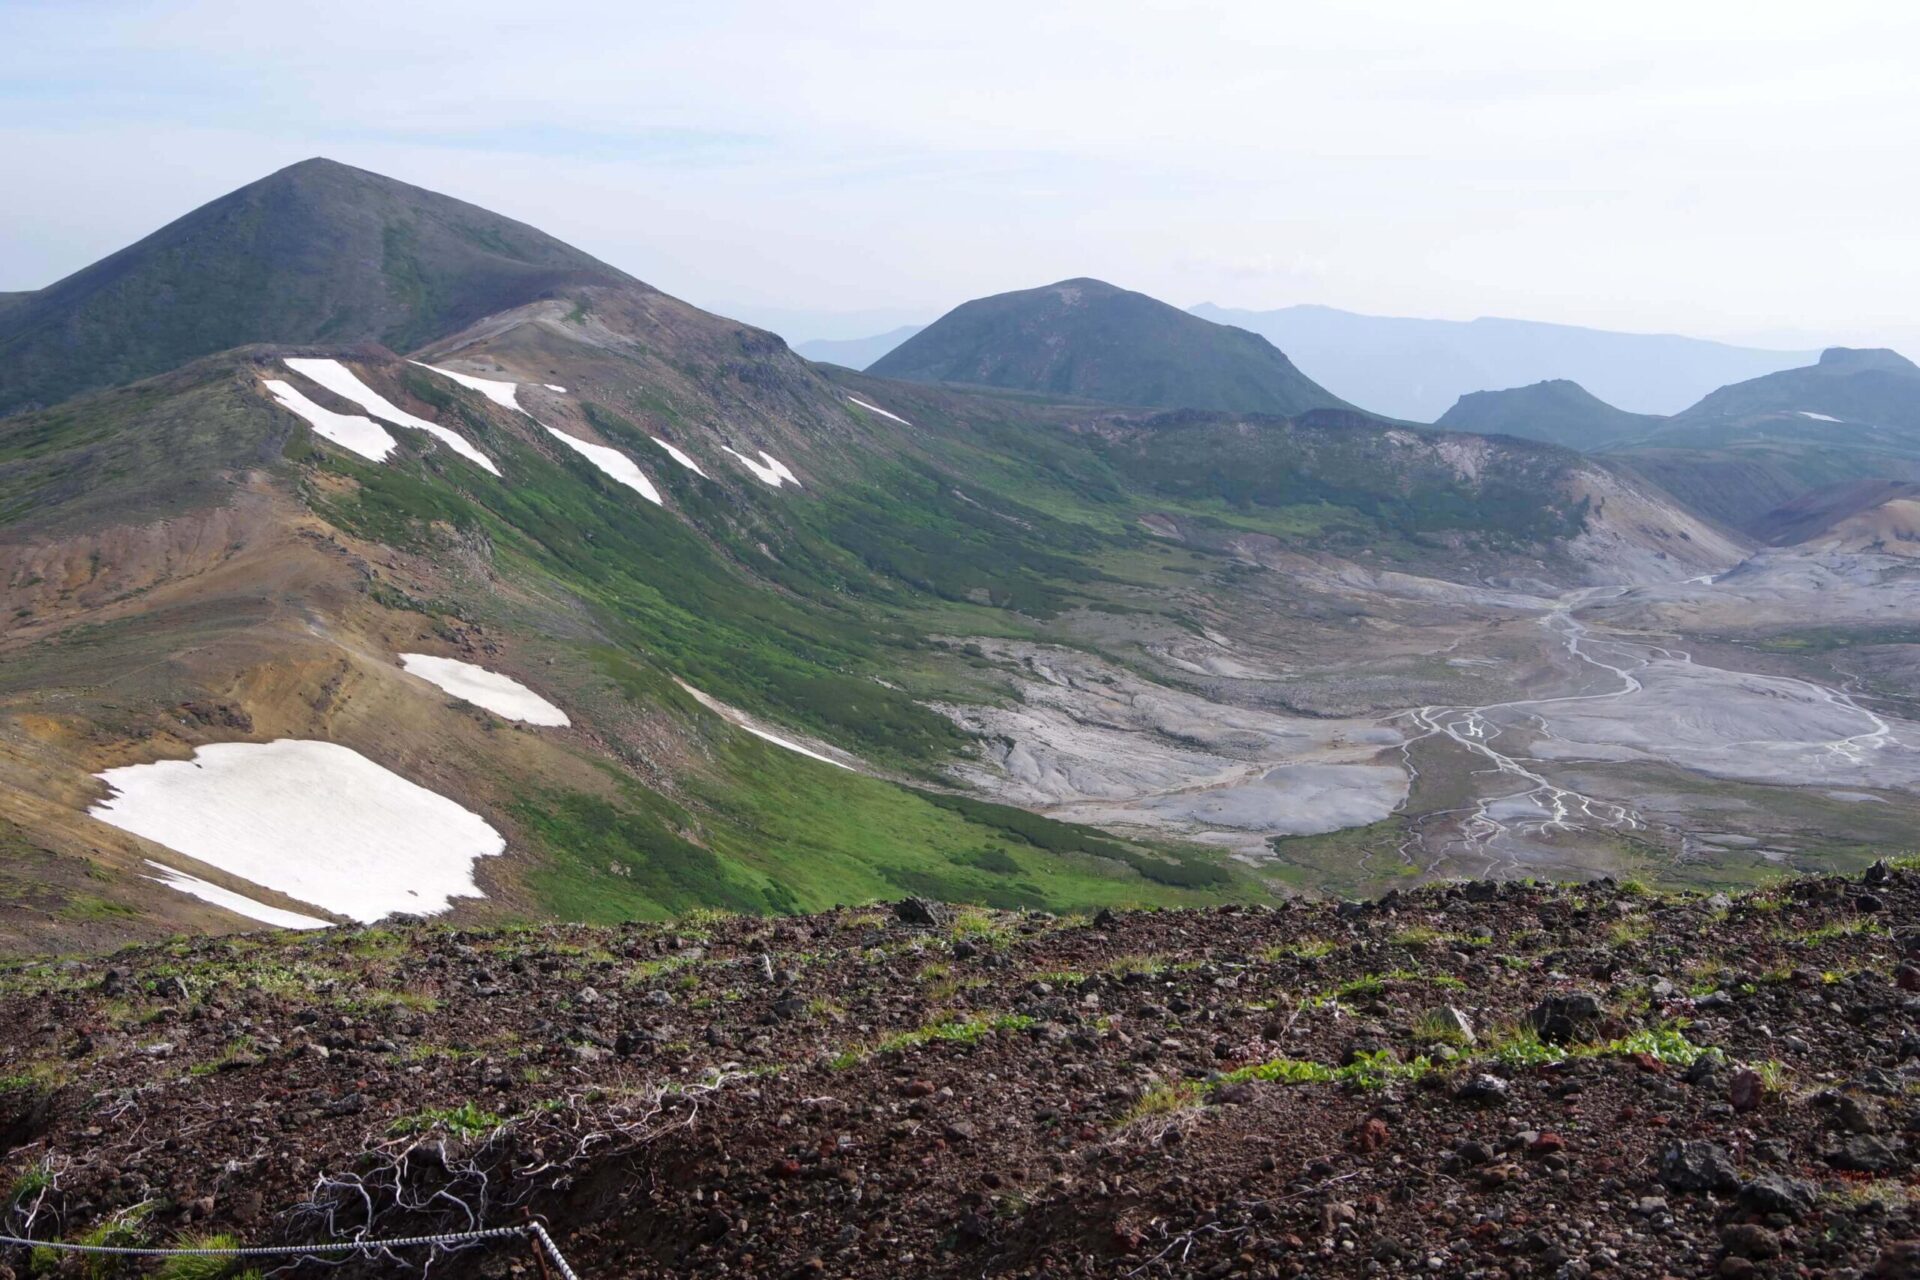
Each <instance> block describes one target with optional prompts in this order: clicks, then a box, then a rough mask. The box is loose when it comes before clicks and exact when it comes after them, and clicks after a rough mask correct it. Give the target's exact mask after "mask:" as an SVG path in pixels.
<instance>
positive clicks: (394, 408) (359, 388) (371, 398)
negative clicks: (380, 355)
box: [281, 359, 500, 476]
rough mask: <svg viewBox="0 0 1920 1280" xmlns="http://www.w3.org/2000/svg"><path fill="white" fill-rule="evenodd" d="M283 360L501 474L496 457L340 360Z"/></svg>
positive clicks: (343, 395) (363, 405)
mask: <svg viewBox="0 0 1920 1280" xmlns="http://www.w3.org/2000/svg"><path fill="white" fill-rule="evenodd" d="M281 363H283V364H285V365H286V366H287V368H289V369H291V370H293V371H294V372H295V373H298V374H301V375H303V376H305V377H308V378H312V379H313V380H314V381H315V382H317V383H319V384H320V385H321V386H323V387H325V388H326V389H327V390H329V391H331V392H333V394H335V395H337V396H340V397H341V398H342V399H346V400H351V401H353V402H354V403H355V404H357V405H359V406H360V407H361V408H362V409H365V410H366V411H367V412H368V413H370V414H372V415H373V416H374V417H376V418H378V419H380V420H381V421H382V422H391V423H392V424H393V425H394V426H396V427H412V428H413V429H414V430H416V431H424V432H426V433H427V434H428V435H430V436H432V437H433V438H434V439H436V440H438V441H440V442H441V443H443V444H445V445H446V446H447V447H448V448H449V449H451V450H453V451H454V452H455V453H457V454H459V455H460V456H461V457H463V458H465V459H466V460H467V461H468V462H471V463H473V465H475V466H476V467H484V468H486V469H487V470H488V471H491V472H492V473H493V474H494V475H496V476H497V475H499V474H500V468H498V467H496V466H494V465H493V459H491V458H489V457H488V456H487V455H486V454H484V453H482V452H480V451H479V450H478V449H476V448H474V447H473V446H472V445H470V444H468V443H467V441H466V437H464V436H462V435H460V434H459V433H458V432H456V431H450V430H448V429H447V428H446V427H443V426H441V425H440V424H439V423H437V422H428V421H427V420H426V419H425V418H418V417H415V416H414V415H413V414H411V413H408V412H407V411H406V410H405V409H402V408H400V407H399V406H398V405H396V404H394V403H393V402H392V401H390V400H388V399H387V398H386V397H385V396H383V395H381V394H380V393H379V392H378V391H375V390H374V389H373V388H372V387H370V386H368V385H367V384H366V383H364V382H362V381H360V378H359V376H358V375H357V374H355V373H354V371H353V370H351V369H349V368H347V366H345V365H343V364H341V363H340V362H339V361H338V360H297V359H294V360H284V361H282V362H281Z"/></svg>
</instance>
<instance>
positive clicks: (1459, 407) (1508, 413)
mask: <svg viewBox="0 0 1920 1280" xmlns="http://www.w3.org/2000/svg"><path fill="white" fill-rule="evenodd" d="M1663 421H1665V419H1663V418H1660V417H1657V416H1655V415H1653V414H1642V413H1628V412H1626V411H1625V410H1624V409H1616V408H1614V407H1613V406H1612V405H1610V404H1608V403H1607V402H1606V401H1604V400H1601V399H1600V398H1599V397H1597V396H1595V395H1593V394H1591V393H1590V392H1588V391H1587V389H1586V388H1585V387H1582V386H1581V385H1580V384H1579V383H1577V382H1568V381H1566V380H1565V379H1564V378H1562V379H1556V380H1554V381H1551V382H1536V383H1534V384H1533V385H1532V386H1530V387H1514V388H1511V389H1510V390H1506V391H1476V392H1473V393H1472V394H1471V395H1464V396H1461V397H1460V399H1459V400H1457V401H1455V402H1454V406H1453V408H1451V409H1449V410H1447V411H1446V413H1445V414H1443V415H1442V416H1441V418H1440V420H1439V421H1438V422H1436V423H1435V424H1434V425H1435V426H1439V427H1445V428H1447V429H1448V430H1450V431H1477V432H1480V433H1481V434H1484V435H1507V436H1523V437H1525V438H1526V439H1529V440H1546V441H1549V442H1551V443H1553V444H1561V445H1566V446H1567V447H1568V448H1570V449H1597V448H1599V447H1600V446H1602V445H1608V444H1614V443H1616V442H1618V441H1621V440H1629V439H1632V438H1633V437H1635V436H1642V435H1645V434H1646V433H1647V432H1649V431H1651V430H1652V429H1653V428H1655V427H1657V426H1658V425H1659V424H1660V423H1661V422H1663Z"/></svg>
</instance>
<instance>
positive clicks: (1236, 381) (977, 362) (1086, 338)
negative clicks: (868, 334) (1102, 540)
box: [868, 276, 1352, 416]
mask: <svg viewBox="0 0 1920 1280" xmlns="http://www.w3.org/2000/svg"><path fill="white" fill-rule="evenodd" d="M868 372H869V373H873V374H877V375H879V376H881V377H886V378H903V379H907V380H909V381H914V382H953V383H963V384H972V385H978V386H990V387H1006V388H1009V389H1017V390H1022V391H1037V392H1042V393H1046V394H1051V395H1059V396H1068V397H1072V398H1075V399H1082V400H1098V401H1104V402H1106V403H1108V404H1134V405H1145V406H1150V407H1154V408H1168V409H1216V410H1226V411H1229V412H1236V413H1271V414H1279V415H1282V416H1291V415H1294V414H1299V413H1303V412H1305V411H1307V410H1309V409H1346V408H1351V407H1352V406H1350V405H1348V404H1346V403H1345V402H1344V401H1342V400H1341V399H1339V397H1337V396H1335V395H1333V394H1332V393H1331V392H1329V391H1327V390H1326V389H1325V388H1323V387H1321V386H1319V385H1318V384H1316V383H1315V382H1314V381H1313V380H1312V379H1310V378H1308V377H1307V376H1306V375H1305V374H1303V373H1301V372H1300V371H1299V370H1298V369H1296V368H1295V367H1294V365H1293V362H1292V361H1290V360H1288V359H1287V357H1286V356H1285V355H1284V354H1283V353H1282V352H1281V351H1280V350H1279V349H1278V348H1276V347H1275V346H1274V345H1273V344H1272V343H1270V342H1268V341H1267V340H1266V339H1265V338H1262V337H1260V336H1259V335H1257V334H1253V333H1249V332H1247V331H1246V330H1245V329H1236V328H1234V327H1232V326H1230V325H1221V324H1215V323H1213V322H1212V321H1210V320H1204V319H1202V318H1200V317H1199V316H1195V315H1190V314H1188V313H1187V312H1185V311H1182V310H1180V309H1179V308H1178V307H1174V306H1170V305H1168V304H1167V303H1164V302H1161V301H1160V300H1158V299H1157V298H1151V297H1149V296H1147V295H1146V294H1144V293H1135V292H1133V291H1132V290H1129V289H1122V288H1120V287H1119V286H1118V285H1114V284H1109V283H1108V282H1107V281H1105V280H1095V279H1092V278H1090V277H1086V276H1077V277H1074V278H1073V279H1069V280H1059V281H1055V282H1054V283H1052V284H1047V285H1041V286H1040V287H1039V288H1036V289H1022V290H1017V291H1015V292H1011V293H1001V294H995V295H993V296H992V297H987V298H976V299H974V300H973V301H971V302H966V303H962V304H961V305H960V306H958V307H955V308H954V309H953V310H952V311H950V312H948V313H947V314H946V315H944V316H942V317H941V318H940V319H939V320H936V321H935V322H934V323H933V324H931V325H928V326H927V327H926V328H925V329H923V330H921V331H920V332H919V333H917V334H915V335H914V336H913V337H911V338H909V339H907V340H906V341H905V342H903V343H901V344H900V345H899V346H898V347H896V348H894V349H893V350H892V351H890V352H888V353H887V354H886V355H884V356H882V357H881V358H880V359H879V360H877V361H875V362H874V363H873V364H872V365H870V366H869V367H868Z"/></svg>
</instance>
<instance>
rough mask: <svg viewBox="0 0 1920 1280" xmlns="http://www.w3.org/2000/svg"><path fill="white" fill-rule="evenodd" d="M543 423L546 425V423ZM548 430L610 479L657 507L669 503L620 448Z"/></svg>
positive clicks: (552, 429) (548, 428) (549, 428)
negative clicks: (591, 442) (610, 447)
mask: <svg viewBox="0 0 1920 1280" xmlns="http://www.w3.org/2000/svg"><path fill="white" fill-rule="evenodd" d="M541 425H542V426H546V424H545V423H542V424H541ZM547 431H548V433H549V434H551V435H552V436H553V438H554V439H556V440H558V441H560V442H561V443H562V444H564V445H566V446H567V447H568V448H569V449H572V450H573V451H574V452H575V453H577V454H579V455H580V456H581V457H583V458H585V459H586V460H587V461H588V462H591V463H592V464H593V465H594V466H595V467H598V468H599V469H600V470H601V471H602V472H603V473H604V474H605V475H606V476H607V477H608V478H609V479H612V480H617V481H619V482H620V483H621V484H623V485H625V486H627V488H629V489H632V490H633V491H634V492H635V493H638V494H639V495H640V496H641V497H643V498H645V499H646V500H647V501H648V502H651V503H652V504H653V505H654V506H656V507H664V506H666V505H667V504H666V502H665V501H664V500H663V499H662V498H661V497H660V491H659V490H658V489H656V488H654V487H653V481H651V480H649V479H647V477H646V473H645V472H643V471H641V470H640V468H638V467H636V466H634V465H633V460H632V459H631V458H629V457H627V455H626V454H624V453H621V452H620V451H619V450H618V449H609V448H607V446H605V445H603V444H588V443H587V442H586V441H585V440H576V439H574V438H573V437H572V436H570V435H568V434H567V433H566V432H564V431H557V430H555V429H554V428H552V427H547Z"/></svg>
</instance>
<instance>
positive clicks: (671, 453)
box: [653, 436, 713, 480]
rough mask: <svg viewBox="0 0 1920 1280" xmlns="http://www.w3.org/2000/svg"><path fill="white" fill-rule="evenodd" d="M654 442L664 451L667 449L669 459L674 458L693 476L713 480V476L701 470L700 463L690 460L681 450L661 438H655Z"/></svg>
mask: <svg viewBox="0 0 1920 1280" xmlns="http://www.w3.org/2000/svg"><path fill="white" fill-rule="evenodd" d="M653 442H654V443H655V444H657V445H659V446H660V447H661V448H662V449H665V450H666V451H667V456H668V457H670V458H672V459H673V460H674V461H675V462H677V463H679V464H680V465H681V466H683V467H685V468H686V469H687V470H689V471H691V472H693V474H695V475H697V476H699V477H700V478H701V479H702V480H711V479H713V477H712V476H710V475H708V474H707V473H706V472H704V471H702V470H701V469H700V464H699V463H697V462H695V461H694V460H693V459H692V458H689V457H688V456H687V455H686V454H684V453H682V452H681V451H680V450H679V449H677V448H675V447H674V446H673V445H670V444H668V443H667V442H666V441H665V440H662V439H661V438H660V437H659V436H655V437H653Z"/></svg>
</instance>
